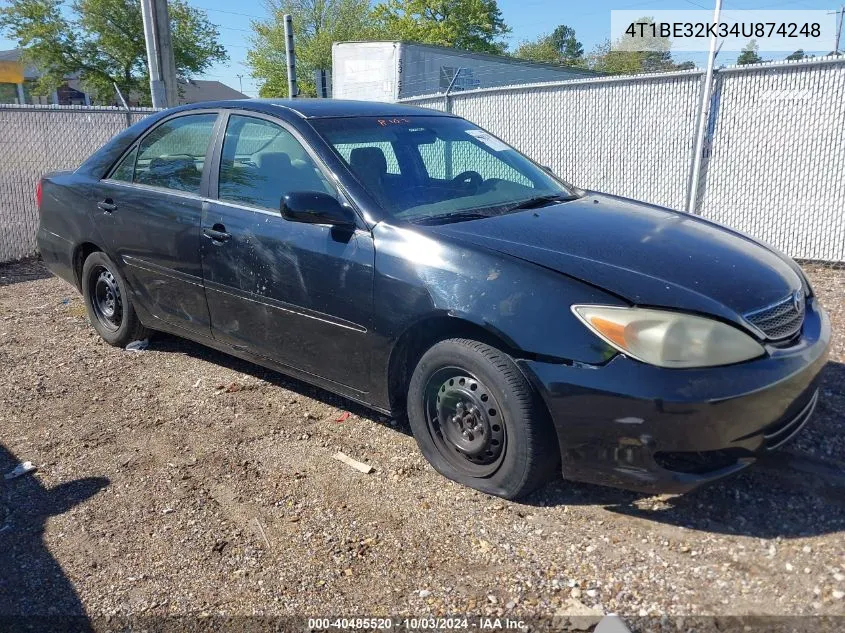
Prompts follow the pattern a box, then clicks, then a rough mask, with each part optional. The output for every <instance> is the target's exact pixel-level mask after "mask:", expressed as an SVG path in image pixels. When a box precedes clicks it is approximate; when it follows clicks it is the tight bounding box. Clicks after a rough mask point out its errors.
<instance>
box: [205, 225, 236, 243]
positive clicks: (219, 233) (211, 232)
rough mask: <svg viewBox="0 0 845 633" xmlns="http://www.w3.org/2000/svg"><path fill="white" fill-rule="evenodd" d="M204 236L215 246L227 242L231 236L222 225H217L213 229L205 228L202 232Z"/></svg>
mask: <svg viewBox="0 0 845 633" xmlns="http://www.w3.org/2000/svg"><path fill="white" fill-rule="evenodd" d="M202 234H203V235H205V236H206V237H207V238H210V239H211V241H212V242H214V243H215V244H222V243H223V242H225V241H226V240H228V239H229V238H230V237H232V236H231V235H229V234H228V233H226V227H225V226H223V225H222V224H215V225H214V226H213V227H212V228H210V229H209V228H205V229H203V230H202Z"/></svg>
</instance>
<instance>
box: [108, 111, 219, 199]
mask: <svg viewBox="0 0 845 633" xmlns="http://www.w3.org/2000/svg"><path fill="white" fill-rule="evenodd" d="M216 120H217V115H216V114H194V115H189V116H181V117H178V118H176V119H172V120H170V121H167V122H166V123H163V124H161V125H159V126H158V127H157V128H156V129H155V130H153V131H152V132H150V134H148V135H147V136H146V137H145V138H144V140H143V141H141V143H140V145H139V146H138V150H137V159H136V160H135V174H134V178H133V182H136V183H138V184H142V185H152V186H154V187H164V188H166V189H175V190H177V191H187V192H189V193H199V192H200V183H201V182H202V171H203V168H204V167H205V153H206V150H207V149H208V143H209V141H210V140H211V132H212V130H213V129H214V122H215V121H216ZM127 158H128V157H127ZM121 167H123V165H122V164H121V165H120V166H119V167H118V170H119V169H120V168H121ZM118 180H119V178H118Z"/></svg>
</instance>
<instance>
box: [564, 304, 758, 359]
mask: <svg viewBox="0 0 845 633" xmlns="http://www.w3.org/2000/svg"><path fill="white" fill-rule="evenodd" d="M572 312H573V313H574V314H575V315H576V316H577V317H578V318H579V319H581V322H582V323H584V325H586V326H587V327H588V328H590V330H592V331H593V333H594V334H596V335H597V336H598V337H599V338H601V339H603V340H604V341H606V342H607V343H608V344H609V345H612V346H613V347H615V348H616V349H618V350H619V351H621V352H624V353H625V354H626V355H628V356H630V357H631V358H635V359H637V360H641V361H642V362H644V363H648V364H650V365H657V366H658V367H676V368H683V367H713V366H715V365H730V364H731V363H739V362H742V361H744V360H749V359H752V358H756V357H758V356H762V355H763V354H764V353H765V350H764V349H763V347H762V346H761V345H760V344H759V343H757V341H755V340H754V339H753V338H751V337H750V336H749V335H747V334H744V333H743V332H742V331H740V330H739V329H737V328H735V327H732V326H730V325H727V324H725V323H722V322H720V321H714V320H712V319H707V318H704V317H699V316H693V315H691V314H682V313H680V312H669V311H666V310H649V309H646V308H621V307H615V306H595V305H575V306H572Z"/></svg>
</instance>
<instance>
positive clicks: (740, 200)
mask: <svg viewBox="0 0 845 633" xmlns="http://www.w3.org/2000/svg"><path fill="white" fill-rule="evenodd" d="M702 84H703V73H702V71H698V70H693V71H685V72H677V73H662V74H653V75H638V76H634V77H601V78H596V79H586V80H575V81H565V82H555V83H551V84H550V83H546V84H535V85H521V86H509V87H504V88H490V89H483V90H474V91H466V92H458V93H454V94H451V95H448V96H446V95H428V96H425V97H417V98H413V99H406V100H403V103H407V104H411V105H418V106H422V107H427V108H432V109H436V110H444V109H448V110H450V111H451V112H454V113H455V114H458V115H460V116H462V117H464V118H467V119H469V120H470V121H473V122H474V123H476V124H478V125H480V126H481V127H484V128H486V129H488V130H490V131H491V132H493V133H494V134H496V135H497V136H499V137H501V138H502V139H504V140H505V141H507V142H508V143H510V144H511V145H513V146H514V147H516V148H517V149H519V150H520V151H522V152H523V153H525V154H527V155H528V156H530V157H531V158H533V159H534V160H536V161H538V162H540V163H542V164H545V165H548V166H550V167H551V168H552V169H553V170H554V171H555V172H556V173H558V174H560V175H561V176H562V177H563V178H565V179H567V180H570V181H571V182H573V183H575V184H577V185H579V186H581V187H586V188H589V189H595V190H598V191H605V192H608V193H612V194H616V195H621V196H626V197H630V198H635V199H638V200H644V201H646V202H651V203H654V204H659V205H663V206H667V207H671V208H674V209H679V210H686V208H687V201H688V199H689V197H690V196H689V194H690V187H691V183H690V174H691V165H692V162H693V153H694V146H695V134H696V124H697V121H698V117H699V116H707V117H708V118H707V128H706V130H707V133H706V137H705V144H704V150H703V160H702V169H701V172H700V177H699V180H698V182H697V183H696V187H697V198H696V200H697V203H696V206H695V212H696V213H698V214H700V215H701V216H703V217H705V218H709V219H712V220H715V221H717V222H720V223H722V224H726V225H728V226H731V227H733V228H736V229H738V230H740V231H743V232H746V233H749V234H750V235H753V236H755V237H757V238H759V239H762V240H764V241H766V242H769V243H770V244H772V245H774V246H776V247H777V248H779V249H781V250H783V251H784V252H786V253H787V254H789V255H791V256H792V257H794V258H797V259H804V260H819V261H827V262H838V263H842V262H845V58H830V57H828V58H818V59H811V60H803V61H797V62H775V63H768V64H755V65H750V66H736V67H730V68H724V69H721V70H719V71H718V73H717V76H716V80H715V82H714V87H713V93H712V95H710V100H709V103H710V107H709V108H707V109H706V110H705V112H704V114H703V115H702V114H700V112H699V110H700V102H701V90H702Z"/></svg>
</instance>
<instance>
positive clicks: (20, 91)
mask: <svg viewBox="0 0 845 633" xmlns="http://www.w3.org/2000/svg"><path fill="white" fill-rule="evenodd" d="M40 77H41V73H39V72H38V69H37V68H35V67H34V66H30V65H25V64H23V63H22V62H21V50H20V49H15V50H11V51H0V103H19V104H24V103H29V104H37V103H41V104H49V103H56V104H60V105H87V104H88V103H90V101H89V98H88V95H86V94H85V93H84V92H83V91H82V90H81V86H80V85H79V78H78V77H76V76H72V75H71V76H68V77H66V78H65V82H64V83H63V84H62V85H61V86H59V87H58V88H57V89H56V90H54V91H53V93H52V94H51V95H47V96H40V95H35V94H33V88H34V84H35V82H37V81H38V79H39V78H40Z"/></svg>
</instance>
